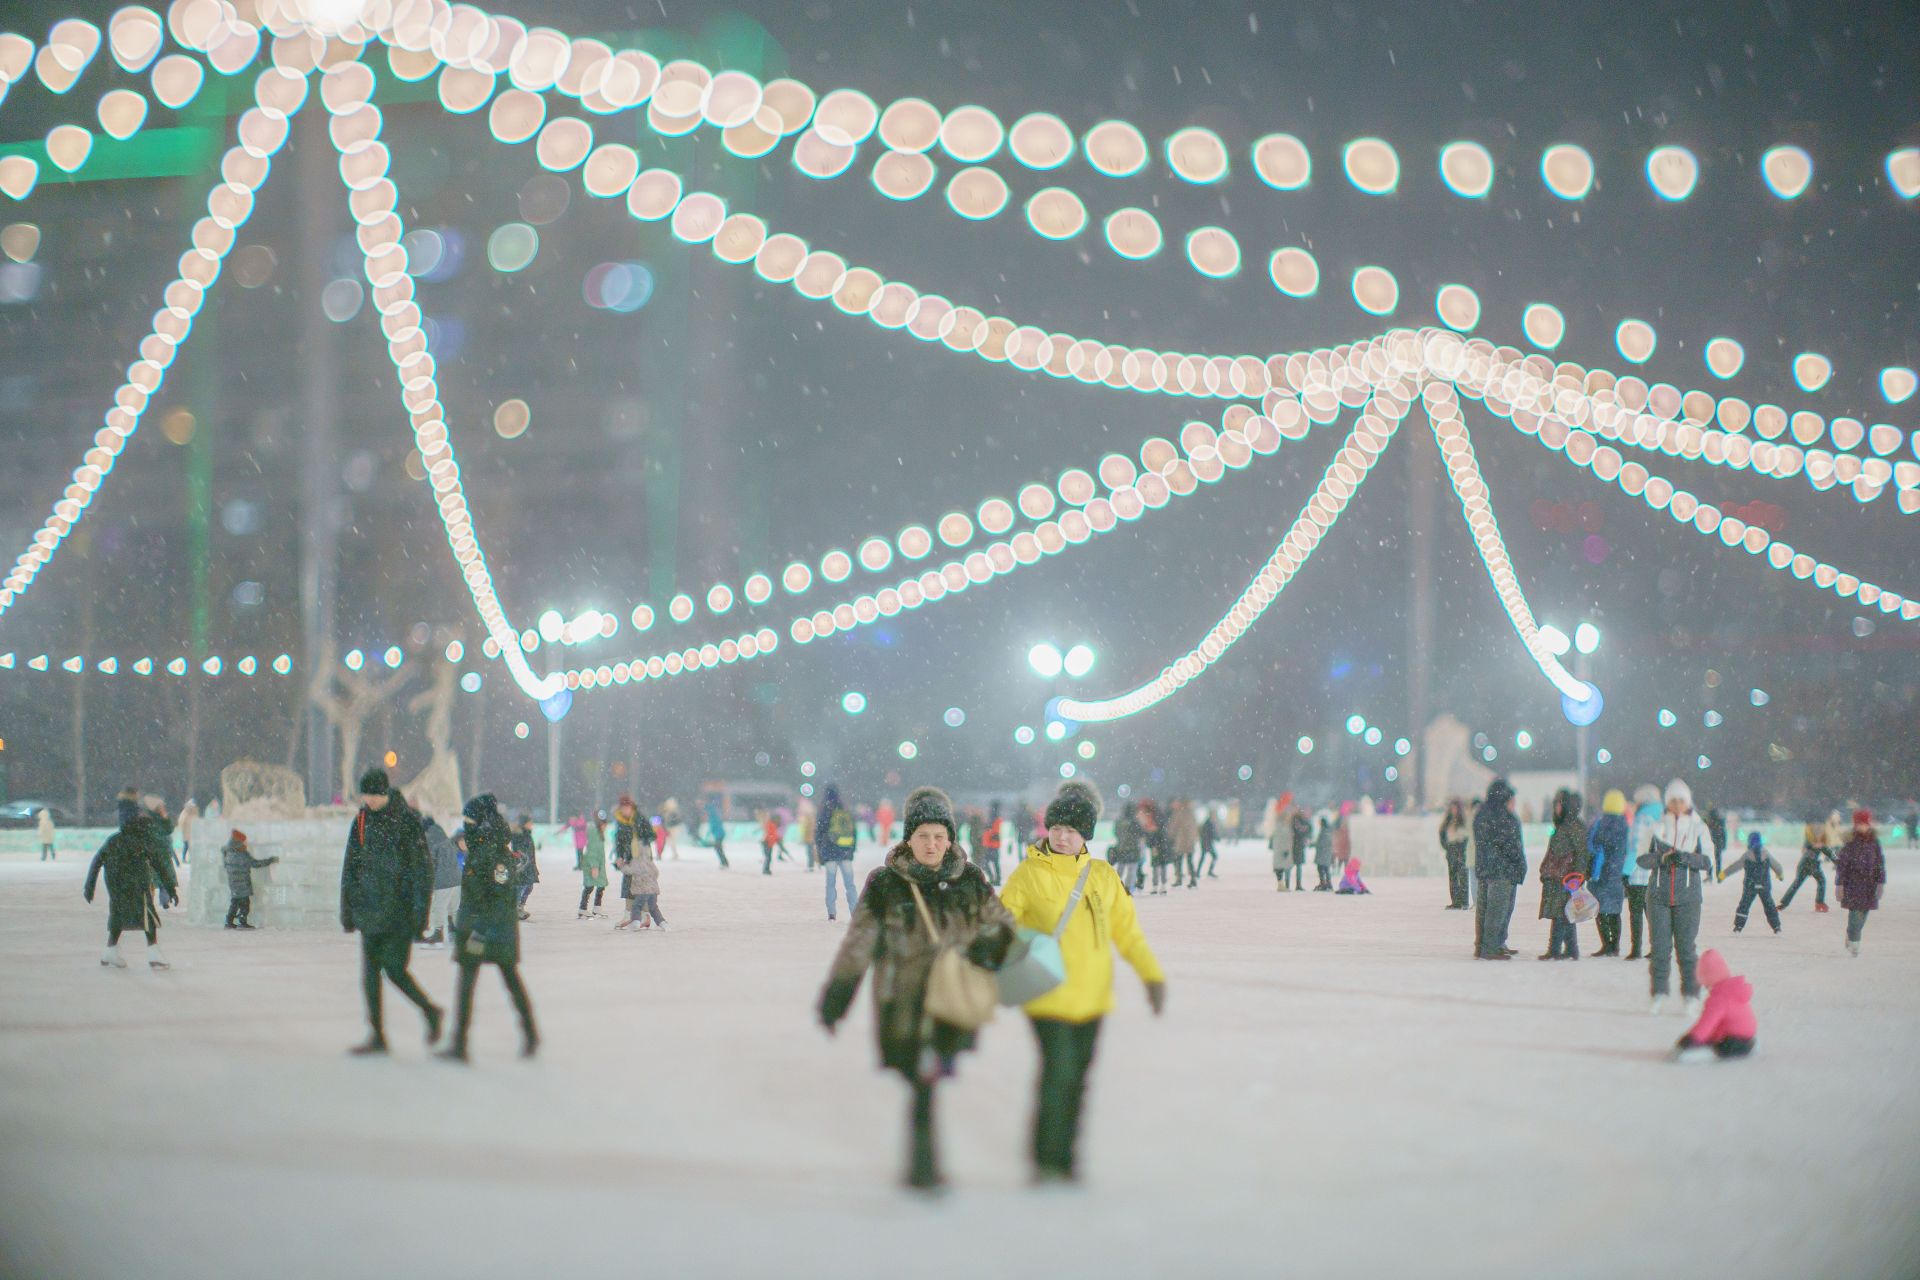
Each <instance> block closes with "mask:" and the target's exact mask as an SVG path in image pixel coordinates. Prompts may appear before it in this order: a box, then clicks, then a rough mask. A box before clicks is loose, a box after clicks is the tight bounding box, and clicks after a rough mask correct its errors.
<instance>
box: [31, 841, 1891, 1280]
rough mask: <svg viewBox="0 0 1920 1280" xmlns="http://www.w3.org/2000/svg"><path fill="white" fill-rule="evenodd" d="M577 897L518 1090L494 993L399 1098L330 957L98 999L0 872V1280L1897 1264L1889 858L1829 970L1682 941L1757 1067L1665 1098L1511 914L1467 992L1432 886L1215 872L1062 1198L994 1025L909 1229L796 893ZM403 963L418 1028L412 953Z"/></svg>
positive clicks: (1456, 920)
mask: <svg viewBox="0 0 1920 1280" xmlns="http://www.w3.org/2000/svg"><path fill="white" fill-rule="evenodd" d="M743 852H744V851H743ZM755 852H757V850H756V851H755ZM566 859H567V855H566V854H564V853H563V854H562V855H561V857H560V860H559V862H558V863H557V864H549V865H548V867H547V870H546V882H545V883H544V884H543V885H542V886H541V888H540V890H539V891H538V892H537V894H536V896H535V898H534V901H533V905H534V907H535V908H536V919H535V920H534V922H533V923H532V924H531V925H530V926H529V927H528V930H527V934H526V938H525V951H526V953H527V956H528V960H527V964H526V972H527V976H528V982H529V985H530V987H531V988H532V990H533V993H534V997H535V1000H536V1002H537V1004H538V1009H539V1014H540V1018H541V1023H542V1031H543V1034H544V1036H545V1041H546V1047H545V1052H544V1054H543V1056H542V1058H541V1059H540V1060H539V1061H538V1062H535V1063H531V1064H528V1063H522V1062H519V1061H517V1060H516V1059H515V1058H514V1057H513V1049H514V1038H513V1029H512V1026H511V1014H510V1011H509V1010H508V1008H507V1005H506V1001H505V999H504V997H503V996H502V994H501V993H500V991H499V989H498V985H497V983H489V984H485V985H483V987H482V999H481V1003H480V1007H479V1012H478V1019H479V1031H478V1035H477V1038H476V1042H475V1046H474V1047H475V1054H476V1058H477V1064H476V1065H475V1066H474V1067H472V1068H471V1069H468V1070H461V1069H459V1068H454V1067H449V1066H446V1065H443V1064H441V1063H437V1062H430V1061H427V1060H426V1059H425V1053H424V1050H423V1049H422V1048H421V1047H420V1045H419V1043H418V1041H417V1039H416V1038H415V1029H416V1027H417V1025H418V1024H417V1022H416V1021H415V1020H414V1018H413V1016H412V1014H411V1011H410V1010H408V1009H407V1008H406V1007H405V1006H404V1004H403V1003H402V1002H400V1001H399V1000H398V999H397V998H396V997H393V996H392V995H389V1004H388V1011H389V1032H390V1035H391V1036H392V1038H393V1040H394V1041H395V1043H396V1045H397V1052H396V1054H395V1056H394V1057H393V1059H392V1060H389V1061H370V1062H369V1061H356V1060H349V1059H348V1058H347V1057H346V1056H345V1055H344V1054H343V1053H342V1052H341V1051H342V1050H343V1049H344V1048H345V1046H346V1045H347V1044H348V1043H350V1042H351V1041H352V1040H354V1039H356V1038H357V1037H358V1036H359V1035H360V1034H361V1025H360V1022H359V996H358V990H357V985H356V969H357V952H356V948H355V944H354V941H353V940H352V939H350V938H347V937H345V936H344V935H340V934H322V935H314V934H281V933H258V934H252V935H244V934H243V935H235V934H229V933H224V932H221V931H218V930H203V929H192V928H186V927H169V928H167V929H166V931H165V933H164V934H163V937H162V941H163V944H164V946H165V948H166V949H167V951H168V954H169V955H170V956H171V958H172V959H173V961H174V964H175V968H174V969H173V971H172V972H170V973H165V974H153V973H149V972H146V971H145V970H144V968H143V967H142V966H141V964H140V948H139V947H138V946H137V945H136V946H134V947H132V948H130V949H129V956H130V958H131V959H132V960H133V961H134V964H135V968H133V969H130V970H128V971H127V972H125V973H119V972H108V971H104V970H101V969H100V968H98V966H97V965H96V964H95V958H96V956H97V953H98V950H99V945H100V932H101V928H102V920H103V918H104V907H103V906H101V905H96V906H93V907H87V906H85V905H83V904H82V903H81V901H80V898H79V893H78V881H79V876H80V874H81V871H82V860H81V859H79V858H78V857H73V856H71V855H70V856H69V858H68V859H67V860H65V861H62V862H60V863H59V864H57V865H55V866H52V867H44V866H41V865H39V864H36V863H34V862H33V861H31V860H30V859H22V858H19V857H9V858H5V859H0V1204H4V1205H5V1206H6V1207H5V1210H4V1228H3V1229H0V1274H4V1275H5V1276H7V1277H13V1276H34V1277H56V1276H57V1277H63V1278H65V1277H73V1278H75V1280H85V1278H88V1277H94V1276H106V1275H110V1274H114V1273H120V1274H128V1275H139V1276H141V1277H143V1280H160V1278H161V1277H169V1276H225V1275H253V1276H258V1275H271V1276H273V1277H275V1280H282V1278H285V1280H293V1278H295V1277H305V1276H314V1277H328V1278H333V1277H339V1276H343V1275H363V1274H370V1273H374V1274H388V1273H394V1274H401V1273H404V1274H407V1275H411V1276H433V1277H437V1276H460V1277H490V1276H514V1277H526V1276H535V1275H559V1274H580V1273H591V1272H597V1271H599V1270H601V1269H603V1268H612V1269H616V1270H618V1271H621V1272H652V1273H654V1274H661V1275H674V1276H701V1277H705V1276H759V1275H778V1276H783V1277H803V1276H829V1275H830V1276H835V1277H856V1276H887V1277H890V1278H897V1277H904V1276H914V1277H922V1276H926V1277H934V1276H961V1275H966V1276H969V1277H980V1276H1036V1277H1064V1276H1083V1275H1084V1276H1102V1277H1113V1276H1133V1275H1162V1274H1166V1273H1168V1272H1177V1273H1179V1274H1182V1275H1185V1276H1188V1277H1207V1276H1251V1275H1281V1274H1286V1275H1316V1276H1317V1275H1350V1276H1368V1277H1378V1276H1382V1275H1398V1274H1415V1275H1422V1276H1453V1275H1459V1276H1468V1275H1472V1276H1475V1277H1484V1276H1486V1275H1523V1274H1540V1273H1542V1272H1545V1273H1550V1274H1554V1275H1560V1276H1589V1275H1590V1276H1602V1275H1605V1276H1617V1275H1719V1276H1734V1275H1737V1276H1740V1277H1742V1278H1743V1280H1748V1278H1755V1277H1764V1276H1795V1277H1799V1276H1806V1275H1845V1276H1849V1277H1897V1276H1911V1275H1913V1274H1915V1273H1916V1271H1920V1215H1916V1214H1915V1211H1914V1206H1915V1204H1916V1203H1917V1202H1920V1143H1916V1142H1915V1135H1916V1134H1917V1133H1920V1092H1916V1091H1915V1089H1914V1088H1913V1063H1914V1061H1915V1060H1916V1058H1920V985H1916V983H1915V982H1914V980H1913V979H1914V978H1915V976H1916V970H1917V969H1920V907H1916V905H1915V902H1916V895H1915V893H1914V890H1915V888H1916V887H1920V858H1916V857H1915V856H1914V855H1911V854H1905V853H1903V852H1901V851H1895V852H1894V853H1893V855H1892V859H1891V861H1892V863H1893V871H1892V876H1893V882H1892V884H1891V885H1890V886H1889V892H1888V894H1887V905H1886V908H1885V909H1884V910H1883V911H1881V912H1879V913H1878V914H1877V915H1876V916H1875V917H1874V919H1873V921H1872V924H1871V926H1870V927H1869V930H1868V934H1867V945H1866V949H1865V954H1864V955H1863V956H1862V957H1861V958H1860V959H1858V960H1853V959H1849V958H1848V957H1847V956H1846V955H1845V954H1844V952H1843V951H1842V948H1841V936H1842V927H1843V920H1844V917H1843V915H1842V914H1841V913H1840V912H1838V911H1837V910H1836V911H1835V912H1834V913H1833V914H1830V915H1825V916H1815V915H1813V914H1812V912H1811V905H1812V904H1811V902H1810V901H1809V900H1806V899H1803V900H1802V901H1799V902H1796V903H1795V904H1794V908H1793V911H1792V912H1791V913H1790V915H1789V917H1788V920H1787V930H1786V933H1785V935H1784V936H1782V937H1779V938H1775V937H1773V936H1771V935H1770V934H1769V933H1767V932H1766V929H1765V926H1764V923H1763V922H1762V921H1760V920H1759V919H1757V918H1756V920H1755V922H1754V925H1752V926H1750V927H1749V930H1748V932H1747V933H1746V934H1745V935H1742V936H1741V937H1740V938H1738V939H1732V938H1730V936H1729V929H1730V920H1731V916H1732V912H1733V905H1734V901H1735V899H1736V897H1737V885H1736V884H1735V883H1733V882H1729V883H1728V884H1726V885H1724V886H1719V887H1717V888H1715V889H1713V890H1712V891H1711V896H1710V898H1709V902H1708V909H1707V917H1708V919H1707V927H1706V929H1705V936H1704V938H1703V942H1704V943H1708V944H1713V945H1719V946H1721V947H1723V948H1724V949H1725V950H1726V952H1727V954H1728V956H1729V958H1730V959H1731V960H1732V962H1733V964H1734V967H1735V969H1736V970H1737V971H1740V972H1744V973H1747V974H1748V975H1750V976H1751V977H1752V979H1753V981H1754V985H1755V987H1756V989H1757V991H1758V999H1757V1004H1758V1008H1759V1013H1760V1020H1761V1031H1760V1037H1761V1041H1760V1042H1761V1048H1760V1050H1759V1053H1758V1056H1757V1057H1756V1058H1755V1059H1754V1060H1752V1061H1750V1062H1747V1063H1742V1064H1729V1065H1720V1066H1712V1067H1702V1068H1677V1067H1673V1066H1670V1065H1668V1064H1666V1063H1664V1062H1663V1061H1662V1060H1661V1055H1662V1052H1663V1050H1665V1048H1666V1047H1667V1046H1668V1044H1669V1043H1670V1042H1671V1040H1672V1039H1673V1038H1674V1037H1675V1036H1677V1035H1678V1034H1679V1033H1680V1031H1681V1030H1682V1029H1683V1028H1682V1023H1681V1020H1680V1019H1679V1018H1678V1017H1677V1016H1665V1017H1660V1018H1651V1017H1649V1016H1648V1015H1647V1013H1646V1012H1645V985H1646V975H1645V969H1644V967H1643V966H1641V965H1638V964H1626V963H1623V962H1621V961H1618V960H1585V961H1582V962H1581V963H1579V964H1574V965H1567V964H1551V965H1549V964H1539V963H1536V962H1534V960H1533V959H1532V956H1533V954H1535V952H1537V951H1538V950H1542V949H1544V942H1545V935H1546V925H1545V924H1544V922H1541V921H1539V920H1537V919H1535V918H1534V915H1535V910H1534V908H1535V906H1537V894H1536V895H1535V900H1534V902H1533V903H1532V904H1523V907H1522V909H1521V911H1519V912H1518V913H1516V929H1515V931H1514V938H1515V945H1516V946H1518V947H1519V948H1521V950H1522V952H1523V955H1522V957H1521V959H1520V960H1517V961H1516V962H1514V963H1511V964H1506V965H1492V964H1481V963H1476V962H1474V961H1472V960H1470V959H1469V958H1468V949H1469V934H1470V930H1471V925H1470V920H1469V917H1467V916H1466V915H1464V914H1463V913H1457V912H1446V911H1442V910H1441V909H1440V906H1441V903H1442V900H1443V897H1444V889H1443V886H1442V885H1441V884H1440V883H1439V882H1438V881H1434V880H1400V881H1382V882H1379V883H1377V884H1376V885H1375V886H1374V887H1375V890H1376V893H1375V896H1373V897H1371V898H1367V899H1349V898H1339V899H1336V898H1334V897H1332V896H1331V895H1327V894H1310V893H1308V894H1297V895H1289V896H1287V897H1284V898H1283V897H1280V896H1279V895H1277V894H1276V893H1275V892H1274V890H1273V886H1272V880H1271V874H1270V873H1269V872H1268V870H1267V869H1266V865H1265V856H1264V852H1263V851H1260V850H1257V849H1256V848H1255V847H1254V846H1253V845H1250V844H1249V845H1246V846H1244V847H1242V848H1241V849H1237V850H1235V851H1234V852H1233V853H1232V854H1231V855H1230V856H1229V857H1228V859H1227V860H1226V861H1225V863H1224V865H1223V868H1222V873H1221V878H1220V879H1219V880H1218V881H1213V882H1209V883H1207V884H1206V885H1204V886H1203V887H1202V888H1201V889H1200V890H1198V891H1192V892H1189V891H1186V890H1182V891H1179V892H1178V893H1175V894H1173V895H1171V896H1169V897H1166V898H1143V899H1141V900H1140V906H1141V911H1142V914H1143V917H1144V919H1145V922H1146V927H1147V929H1148V932H1149V935H1150V937H1151V938H1152V940H1153V942H1154V944H1155V946H1156V947H1157V948H1158V950H1159V953H1160V955H1161V957H1162V959H1163V960H1164V962H1165V963H1166V966H1167V968H1168V970H1169V973H1170V986H1171V1005H1170V1009H1169V1012H1168V1014H1167V1017H1166V1018H1165V1019H1164V1020H1163V1021H1158V1022H1156V1021H1154V1020H1153V1019H1152V1018H1151V1017H1149V1016H1148V1015H1147V1013H1146V1010H1145V1006H1144V1000H1143V999H1142V997H1141V994H1140V990H1139V986H1138V984H1137V983H1136V982H1134V981H1133V980H1132V979H1131V978H1130V977H1124V978H1123V990H1122V998H1121V1005H1120V1010H1119V1012H1118V1013H1117V1014H1116V1015H1115V1016H1114V1017H1113V1018H1112V1019H1110V1020H1109V1025H1108V1027H1107V1029H1106V1034H1105V1036H1104V1038H1103V1040H1102V1042H1101V1057H1100V1062H1099V1064H1098V1066H1097V1067H1096V1071H1095V1076H1094V1084H1095V1088H1094V1093H1093V1097H1092V1103H1091V1115H1090V1121H1089V1123H1090V1133H1089V1135H1088V1139H1087V1142H1086V1149H1085V1153H1084V1154H1085V1164H1086V1167H1087V1170H1088V1173H1089V1179H1088V1185H1087V1186H1086V1187H1085V1188H1084V1189H1081V1190H1078V1191H1070V1192H1052V1191H1050V1192H1046V1193H1039V1194H1036V1193H1034V1192H1032V1191H1029V1190H1028V1189H1027V1188H1026V1186H1025V1184H1024V1173H1025V1170H1024V1167H1023V1164H1022V1158H1021V1152H1022V1150H1023V1144H1024V1131H1025V1125H1026V1120H1027V1110H1028V1105H1029V1090H1030V1087H1031V1077H1032V1073H1033V1067H1034V1057H1033V1051H1032V1046H1031V1042H1030V1037H1029V1035H1028V1033H1027V1031H1026V1028H1025V1027H1024V1026H1023V1025H1022V1024H1021V1023H1020V1021H1019V1020H1018V1019H1017V1018H1012V1017H1006V1018H1003V1020H1002V1021H1001V1022H1000V1023H998V1024H996V1025H995V1026H994V1027H992V1028H991V1029H990V1030H989V1031H988V1033H987V1036H986V1039H985V1044H984V1047H983V1051H982V1052H981V1053H980V1054H978V1055H976V1056H975V1057H973V1058H972V1059H970V1060H968V1061H967V1062H966V1064H965V1066H964V1067H963V1074H962V1078H961V1079H960V1080H959V1081H958V1082H957V1083H956V1084H955V1085H954V1086H953V1087H951V1088H949V1089H947V1090H946V1091H945V1092H944V1095H943V1097H942V1100H941V1106H942V1113H941V1118H942V1122H943V1124H944V1131H945V1142H946V1155H947V1163H948V1172H949V1174H950V1176H951V1177H952V1179H953V1182H954V1184H955V1189H954V1190H953V1191H952V1192H951V1193H950V1194H949V1195H947V1196H946V1197H945V1198H944V1199H943V1200H940V1201H938V1202H936V1203H931V1204H929V1203H925V1202H922V1201H918V1200H914V1199H910V1198H908V1197H907V1196H905V1195H903V1194H902V1193H900V1192H898V1191H896V1190H895V1189H894V1186H893V1180H894V1177H895V1174H896V1170H897V1164H898V1159H899V1155H900V1147H901V1139H902V1125H901V1122H902V1119H903V1110H904V1100H903V1097H902V1091H901V1088H900V1086H899V1085H898V1084H897V1083H896V1082H895V1081H893V1080H891V1079H888V1078H884V1077H882V1076H880V1075H879V1074H878V1073H877V1072H876V1071H875V1069H874V1067H873V1059H872V1047H871V1039H870V1034H869V1033H870V1025H869V1021H868V1017H867V1013H866V1004H865V995H864V993H863V995H862V1002H861V1005H860V1012H859V1016H858V1017H857V1018H856V1020H855V1022H854V1023H853V1024H852V1025H850V1026H849V1027H848V1028H845V1029H843V1031H842V1034H841V1035H840V1037H839V1038H838V1039H828V1038H826V1037H825V1036H823V1035H822V1034H821V1033H820V1031H819V1030H818V1028H817V1027H816V1026H815V1025H814V1024H813V1021H812V1018H811V1005H812V1000H813V997H814V994H815V991H816V989H817V985H818V983H819V981H820V979H821V977H822V975H823V973H824V971H825V968H826V964H827V961H828V957H829V955H830V953H831V950H832V948H833V945H834V942H835V940H836V938H837V936H838V927H837V926H833V925H829V924H828V923H826V921H825V919H824V918H823V917H824V912H823V911H822V910H821V907H820V902H819V896H820V877H819V876H818V875H808V874H806V873H804V872H803V871H798V870H793V869H791V868H790V867H788V866H785V865H782V866H780V867H779V868H778V870H777V873H776V875H775V877H774V878H772V879H763V878H762V877H761V876H760V875H759V874H758V869H757V859H756V860H755V863H754V865H753V866H752V867H749V866H747V865H744V864H745V862H746V859H744V858H741V859H736V862H735V868H734V870H733V871H731V872H729V873H727V874H726V875H724V876H723V875H722V874H721V873H720V872H718V871H717V870H716V869H715V868H714V867H713V866H712V864H711V863H710V862H708V861H707V860H706V859H705V857H704V856H703V855H702V853H701V852H700V851H697V850H694V851H689V858H688V860H687V861H685V862H682V863H679V864H675V863H667V864H665V868H664V869H665V890H666V892H665V894H664V897H663V907H664V910H665V912H666V914H667V915H668V917H669V918H670V919H671V920H672V922H673V924H674V927H675V931H674V932H672V933H670V934H666V935H661V934H659V933H654V934H651V935H643V936H639V937H626V936H621V935H617V934H615V933H613V932H612V931H611V929H609V928H608V927H606V926H605V925H603V924H601V923H597V922H596V923H594V924H591V925H588V924H579V923H576V922H575V920H574V919H573V903H572V901H571V898H572V894H571V893H570V892H569V886H570V885H571V884H573V883H574V877H573V876H572V874H571V873H570V872H568V871H567V870H566V865H567V862H566ZM867 865H869V863H868V861H866V860H863V863H862V868H861V870H862V874H863V875H864V871H865V869H866V866H867ZM575 892H577V890H576V891H575ZM843 919H844V916H843ZM1582 945H1583V946H1585V947H1588V948H1591V946H1592V945H1593V935H1592V928H1591V927H1590V926H1589V927H1587V928H1585V929H1583V931H1582ZM415 970H416V972H418V973H421V974H422V975H424V979H425V980H426V981H427V983H428V985H429V988H430V990H432V991H433V992H434V993H435V994H436V996H438V997H444V996H445V994H446V993H447V992H449V990H450V988H451V978H452V973H451V966H450V965H449V964H448V963H447V959H446V956H445V954H444V953H432V952H424V953H423V952H416V953H415ZM396 1006H398V1007H396Z"/></svg>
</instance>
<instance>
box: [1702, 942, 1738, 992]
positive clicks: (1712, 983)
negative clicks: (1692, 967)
mask: <svg viewBox="0 0 1920 1280" xmlns="http://www.w3.org/2000/svg"><path fill="white" fill-rule="evenodd" d="M1732 976H1733V970H1732V969H1730V968H1729V967H1728V966H1727V958H1726V957H1725V956H1723V955H1721V954H1720V953H1719V952H1718V951H1715V950H1713V949H1712V948H1709V949H1707V950H1706V951H1703V952H1701V953H1700V985H1701V986H1703V987H1717V986H1719V985H1720V984H1721V983H1723V982H1725V981H1726V980H1727V979H1729V978H1731V977H1732Z"/></svg>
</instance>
